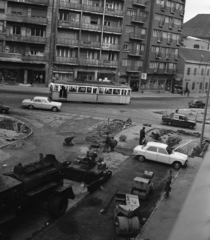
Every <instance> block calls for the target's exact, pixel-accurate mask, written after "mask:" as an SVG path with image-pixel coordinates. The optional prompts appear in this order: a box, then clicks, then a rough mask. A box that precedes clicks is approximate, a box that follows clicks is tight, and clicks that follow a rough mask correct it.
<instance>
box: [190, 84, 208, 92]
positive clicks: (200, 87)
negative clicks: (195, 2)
mask: <svg viewBox="0 0 210 240" xmlns="http://www.w3.org/2000/svg"><path fill="white" fill-rule="evenodd" d="M202 87H203V84H202V83H200V84H199V90H202ZM194 89H195V82H193V83H192V90H194ZM207 89H208V83H205V90H207Z"/></svg>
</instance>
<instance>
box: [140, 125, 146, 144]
mask: <svg viewBox="0 0 210 240" xmlns="http://www.w3.org/2000/svg"><path fill="white" fill-rule="evenodd" d="M143 140H145V127H143V128H142V129H141V131H140V137H139V145H143Z"/></svg>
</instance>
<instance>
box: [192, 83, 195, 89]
mask: <svg viewBox="0 0 210 240" xmlns="http://www.w3.org/2000/svg"><path fill="white" fill-rule="evenodd" d="M194 89H195V82H193V83H192V90H194Z"/></svg>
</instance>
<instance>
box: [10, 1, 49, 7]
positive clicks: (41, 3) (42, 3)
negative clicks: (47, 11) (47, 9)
mask: <svg viewBox="0 0 210 240" xmlns="http://www.w3.org/2000/svg"><path fill="white" fill-rule="evenodd" d="M9 1H10V2H20V3H29V4H34V5H35V4H37V5H46V6H48V5H49V0H9Z"/></svg>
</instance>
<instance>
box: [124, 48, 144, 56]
mask: <svg viewBox="0 0 210 240" xmlns="http://www.w3.org/2000/svg"><path fill="white" fill-rule="evenodd" d="M128 54H129V55H130V56H134V57H140V56H143V54H144V52H143V51H137V50H136V49H132V50H131V51H130V52H129V53H128Z"/></svg>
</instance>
